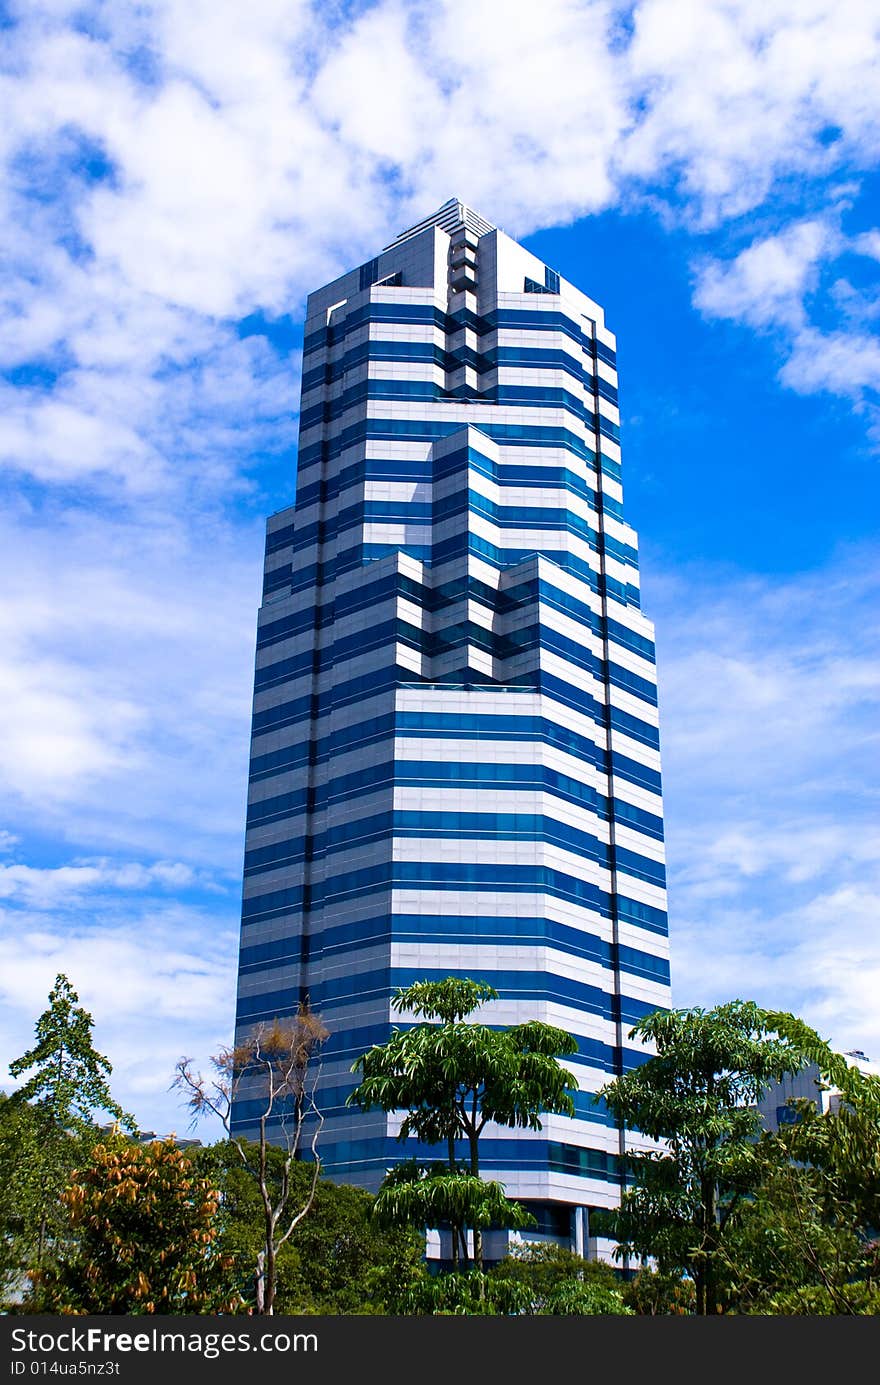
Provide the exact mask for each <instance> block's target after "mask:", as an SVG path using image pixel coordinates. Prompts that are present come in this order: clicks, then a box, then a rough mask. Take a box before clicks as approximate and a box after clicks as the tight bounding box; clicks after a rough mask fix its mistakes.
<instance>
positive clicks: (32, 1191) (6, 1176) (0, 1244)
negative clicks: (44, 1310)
mask: <svg viewBox="0 0 880 1385" xmlns="http://www.w3.org/2000/svg"><path fill="white" fill-rule="evenodd" d="M83 1145H84V1141H83V1140H82V1139H80V1138H79V1137H77V1136H75V1135H73V1134H70V1135H65V1134H64V1133H63V1132H59V1130H58V1127H57V1126H56V1125H55V1122H54V1121H53V1120H52V1119H51V1117H50V1116H48V1115H47V1114H46V1113H45V1111H42V1110H40V1109H39V1108H38V1107H35V1106H29V1105H28V1103H27V1102H26V1101H25V1102H14V1101H11V1100H9V1099H8V1098H7V1097H5V1096H2V1095H0V1307H6V1306H10V1305H11V1304H12V1303H13V1302H14V1301H15V1298H16V1295H17V1294H18V1293H20V1292H21V1290H22V1289H23V1287H24V1284H25V1274H26V1271H27V1270H28V1269H30V1268H31V1267H33V1266H37V1265H40V1264H43V1263H44V1262H45V1260H46V1257H47V1255H48V1254H49V1253H50V1251H51V1249H52V1248H53V1247H54V1246H55V1245H56V1244H57V1243H58V1241H59V1239H60V1238H61V1237H62V1236H63V1234H64V1232H65V1229H66V1218H65V1215H64V1208H63V1206H62V1205H61V1203H60V1201H59V1198H60V1195H61V1193H62V1191H63V1189H64V1188H65V1186H66V1184H67V1181H68V1179H69V1176H70V1173H71V1171H72V1170H73V1168H74V1167H75V1166H76V1164H77V1162H78V1161H79V1158H80V1155H81V1153H82V1150H83Z"/></svg>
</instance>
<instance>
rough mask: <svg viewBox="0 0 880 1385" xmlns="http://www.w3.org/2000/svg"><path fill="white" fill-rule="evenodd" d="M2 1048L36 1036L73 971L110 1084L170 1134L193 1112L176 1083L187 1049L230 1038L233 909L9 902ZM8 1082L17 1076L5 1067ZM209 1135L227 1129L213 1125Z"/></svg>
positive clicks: (16, 1050) (0, 994)
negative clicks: (71, 907) (14, 905)
mask: <svg viewBox="0 0 880 1385" xmlns="http://www.w3.org/2000/svg"><path fill="white" fill-rule="evenodd" d="M0 923H2V925H3V927H2V931H0V1052H2V1053H3V1054H4V1063H8V1062H9V1061H11V1060H12V1059H13V1058H15V1057H16V1056H18V1055H19V1054H21V1053H24V1052H25V1051H26V1050H27V1049H28V1048H29V1047H30V1046H31V1044H32V1042H33V1024H34V1020H35V1018H36V1016H37V1015H38V1014H39V1013H40V1012H41V1011H42V1010H44V1009H45V1008H46V1004H47V997H48V994H49V991H50V990H51V987H52V984H53V982H54V979H55V976H56V975H57V973H58V972H63V973H64V974H65V975H66V976H67V977H68V978H69V980H70V982H71V984H72V985H73V987H74V989H75V990H76V991H77V993H78V995H79V998H80V1003H81V1004H82V1005H84V1006H85V1007H86V1009H87V1010H89V1011H90V1012H91V1013H92V1015H93V1016H94V1019H95V1029H94V1040H93V1041H94V1044H95V1047H96V1048H97V1049H98V1051H99V1052H101V1053H104V1054H105V1055H106V1056H107V1057H109V1059H110V1061H111V1063H112V1064H113V1077H112V1082H111V1087H112V1090H113V1093H114V1095H115V1096H116V1098H117V1100H118V1101H119V1102H120V1103H121V1104H122V1105H123V1106H125V1107H126V1108H127V1109H129V1110H133V1111H134V1113H135V1114H136V1116H137V1118H138V1120H139V1122H140V1124H141V1125H143V1126H149V1127H152V1128H155V1129H157V1130H158V1131H159V1133H160V1134H164V1133H167V1132H168V1131H169V1130H177V1131H180V1132H182V1131H183V1130H184V1129H185V1128H186V1126H187V1123H188V1119H189V1117H188V1115H187V1114H186V1113H185V1112H184V1111H183V1109H182V1107H181V1105H180V1103H179V1101H178V1098H177V1096H176V1094H175V1093H172V1092H169V1090H168V1088H169V1084H170V1082H171V1079H172V1076H173V1073H174V1065H175V1063H176V1062H177V1060H178V1058H180V1057H181V1056H183V1054H182V1050H188V1051H189V1053H197V1054H200V1055H206V1054H209V1053H215V1052H217V1051H218V1049H219V1048H220V1047H221V1046H222V1045H223V1044H225V1043H228V1042H229V1038H230V1035H229V1016H230V1014H231V1013H232V1010H233V1007H234V975H235V973H234V958H235V947H236V942H237V931H236V929H235V928H234V926H233V919H232V918H230V917H228V916H227V917H226V918H224V917H223V916H220V917H218V916H217V914H216V912H213V911H212V912H211V913H210V914H208V913H206V912H204V911H200V910H199V909H198V908H195V907H193V908H185V907H184V906H182V905H180V904H174V903H161V902H151V901H146V902H145V901H140V900H137V899H133V900H132V901H131V902H128V901H126V902H124V903H123V904H122V905H121V907H120V908H119V909H118V910H114V909H112V908H110V907H108V906H106V905H105V906H104V907H103V908H102V909H101V910H100V911H99V913H98V915H97V916H95V915H94V914H92V915H90V916H88V917H86V916H82V917H80V918H76V919H73V920H71V919H68V920H66V922H65V925H64V926H60V925H59V922H58V920H57V918H56V917H55V916H54V914H52V915H50V914H46V913H44V912H41V911H40V909H39V907H38V906H35V907H32V908H28V909H26V910H18V909H16V910H15V911H11V912H7V913H6V914H5V915H4V914H3V913H0ZM0 1085H2V1086H3V1087H5V1089H6V1090H7V1091H8V1090H10V1089H11V1087H12V1085H13V1083H12V1079H11V1078H9V1076H8V1074H6V1073H4V1072H3V1069H2V1066H0ZM202 1133H203V1137H205V1138H209V1139H211V1138H216V1137H217V1135H218V1134H219V1133H220V1132H219V1131H218V1130H214V1129H212V1128H210V1127H208V1128H207V1129H206V1130H205V1131H203V1132H202Z"/></svg>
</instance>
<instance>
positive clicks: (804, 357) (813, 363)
mask: <svg viewBox="0 0 880 1385" xmlns="http://www.w3.org/2000/svg"><path fill="white" fill-rule="evenodd" d="M780 379H781V380H782V381H783V383H784V384H786V385H790V386H791V388H792V389H795V390H797V391H798V392H799V393H801V394H811V393H814V392H816V391H819V390H827V391H828V392H829V393H831V394H842V395H848V396H850V397H856V398H857V397H858V396H859V395H860V394H861V393H862V391H863V390H872V391H878V390H880V341H878V340H877V338H876V336H868V335H866V334H864V333H861V332H820V331H817V330H816V329H815V328H805V329H804V330H803V331H802V332H799V333H798V334H797V336H796V337H795V340H794V345H793V349H792V353H791V355H790V356H789V358H788V360H787V361H786V362H785V365H784V366H783V367H782V370H781V371H780Z"/></svg>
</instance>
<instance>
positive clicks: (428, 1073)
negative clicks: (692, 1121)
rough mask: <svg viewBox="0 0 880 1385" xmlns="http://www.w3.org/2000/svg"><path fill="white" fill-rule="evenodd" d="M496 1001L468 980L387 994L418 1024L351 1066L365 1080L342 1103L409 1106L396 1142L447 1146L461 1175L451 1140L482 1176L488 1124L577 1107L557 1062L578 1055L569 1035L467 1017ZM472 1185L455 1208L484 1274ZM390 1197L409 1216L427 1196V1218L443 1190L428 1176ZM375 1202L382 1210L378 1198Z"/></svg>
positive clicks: (535, 1120)
mask: <svg viewBox="0 0 880 1385" xmlns="http://www.w3.org/2000/svg"><path fill="white" fill-rule="evenodd" d="M497 998H498V993H497V991H495V990H493V988H492V987H491V986H489V985H487V984H486V983H485V982H481V981H473V980H471V979H470V978H466V977H455V976H450V977H446V978H445V979H443V980H441V981H419V982H416V983H415V984H414V985H412V986H409V987H407V988H406V989H399V990H398V991H397V992H396V994H395V996H394V998H393V1000H392V1007H393V1008H394V1010H395V1011H397V1013H398V1014H400V1013H402V1012H406V1013H408V1014H412V1015H415V1016H416V1017H417V1018H421V1019H422V1021H423V1022H422V1023H418V1024H415V1025H412V1026H410V1027H409V1028H407V1029H401V1028H395V1029H394V1030H393V1031H392V1034H391V1037H390V1039H389V1040H388V1041H387V1043H385V1044H377V1045H375V1046H374V1047H373V1048H371V1049H370V1050H369V1052H367V1053H365V1054H363V1055H362V1056H361V1057H360V1058H358V1059H357V1061H356V1062H355V1064H354V1065H353V1069H352V1071H355V1072H357V1071H360V1074H361V1080H360V1082H359V1084H358V1086H357V1087H356V1088H355V1090H354V1091H353V1092H352V1093H351V1095H350V1096H349V1098H348V1104H349V1105H357V1106H360V1107H361V1109H362V1110H365V1111H368V1110H370V1109H371V1108H373V1107H379V1108H380V1109H381V1110H383V1111H405V1112H406V1116H405V1118H404V1120H403V1122H402V1124H401V1128H400V1132H399V1136H398V1138H399V1139H401V1140H406V1139H407V1138H408V1137H409V1136H410V1135H414V1136H416V1137H417V1138H418V1139H419V1140H421V1141H423V1142H424V1143H425V1144H429V1145H432V1144H445V1145H446V1150H447V1168H448V1174H449V1176H450V1177H455V1176H458V1175H459V1172H460V1170H459V1165H458V1160H457V1157H456V1141H457V1140H464V1141H466V1144H467V1150H468V1161H467V1174H468V1176H469V1177H470V1178H471V1179H473V1180H476V1179H479V1177H480V1146H479V1141H480V1136H481V1134H482V1132H483V1130H484V1129H485V1127H486V1125H487V1124H488V1123H489V1122H490V1121H493V1122H495V1123H497V1124H499V1125H507V1126H521V1127H525V1128H529V1129H532V1130H540V1129H541V1120H540V1114H541V1112H544V1111H556V1112H562V1113H564V1114H565V1115H572V1114H573V1113H574V1103H573V1101H572V1098H571V1095H570V1090H571V1089H572V1088H575V1089H576V1088H577V1080H576V1079H575V1077H574V1076H573V1075H572V1074H571V1073H570V1072H568V1071H567V1070H566V1069H565V1068H563V1067H561V1065H560V1063H559V1061H558V1060H559V1059H560V1058H561V1057H564V1056H565V1055H567V1054H570V1053H573V1052H574V1051H575V1042H574V1040H573V1039H572V1037H571V1035H570V1034H567V1033H566V1032H565V1031H564V1030H562V1029H555V1028H553V1027H552V1026H551V1025H548V1024H543V1023H541V1022H540V1021H538V1020H532V1021H529V1022H527V1023H525V1024H519V1025H514V1026H512V1027H510V1028H508V1029H493V1028H491V1027H490V1026H489V1025H487V1024H479V1023H476V1022H474V1021H469V1020H468V1019H467V1016H469V1015H471V1014H473V1012H474V1011H475V1010H476V1009H477V1008H478V1007H479V1006H480V1005H482V1004H483V1003H484V1002H485V1001H488V1000H496V999H497ZM399 1186H400V1187H402V1186H403V1185H402V1184H401V1185H399ZM473 1187H474V1185H473V1184H472V1185H471V1192H468V1191H467V1190H466V1189H465V1187H464V1185H462V1189H461V1193H460V1195H459V1207H460V1212H461V1214H462V1215H464V1216H465V1217H467V1216H468V1215H470V1216H471V1220H470V1221H467V1220H466V1221H465V1222H464V1225H469V1226H470V1227H471V1229H472V1231H473V1244H474V1262H475V1265H476V1267H477V1269H478V1270H481V1269H482V1231H483V1229H484V1226H483V1224H482V1220H481V1217H480V1215H479V1213H478V1211H477V1209H478V1208H479V1206H480V1205H481V1204H480V1202H479V1200H478V1199H477V1198H475V1197H474V1194H473ZM420 1188H421V1191H419V1189H420ZM446 1192H447V1194H448V1195H449V1196H450V1197H451V1198H452V1201H453V1203H454V1201H455V1189H453V1188H452V1187H448V1188H447V1189H446ZM395 1195H396V1196H406V1197H407V1199H409V1200H410V1201H409V1204H408V1213H407V1215H411V1211H412V1206H411V1200H412V1199H413V1198H418V1197H424V1198H425V1199H430V1198H433V1199H434V1206H429V1204H428V1203H427V1202H426V1216H425V1218H424V1220H423V1222H422V1225H430V1224H432V1223H431V1222H430V1220H429V1215H436V1199H437V1197H438V1196H439V1192H438V1188H437V1186H436V1185H434V1187H431V1185H430V1180H429V1179H418V1180H414V1181H411V1188H410V1190H408V1191H406V1192H405V1193H404V1194H395ZM466 1198H467V1199H468V1202H467V1204H465V1199H466ZM377 1205H378V1206H379V1207H380V1209H381V1207H382V1204H381V1203H379V1204H377ZM386 1205H387V1204H386ZM511 1206H512V1204H508V1207H509V1208H510V1207H511ZM469 1209H470V1210H469ZM505 1215H506V1216H509V1217H511V1218H515V1217H517V1216H518V1215H519V1214H518V1212H516V1211H511V1212H508V1213H506V1214H505ZM449 1216H450V1220H451V1224H452V1228H453V1238H452V1239H453V1260H454V1262H457V1260H458V1244H459V1242H460V1241H461V1242H462V1243H464V1237H463V1235H462V1234H461V1232H462V1230H463V1226H462V1222H461V1221H455V1220H454V1219H453V1216H454V1214H453V1212H452V1210H451V1208H450V1212H449ZM507 1224H508V1225H510V1224H512V1222H511V1221H508V1222H507Z"/></svg>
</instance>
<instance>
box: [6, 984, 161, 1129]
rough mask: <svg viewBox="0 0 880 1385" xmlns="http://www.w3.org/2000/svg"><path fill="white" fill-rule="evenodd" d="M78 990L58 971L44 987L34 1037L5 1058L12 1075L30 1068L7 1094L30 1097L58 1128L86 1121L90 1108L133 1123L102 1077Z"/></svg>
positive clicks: (106, 1070)
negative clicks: (48, 988)
mask: <svg viewBox="0 0 880 1385" xmlns="http://www.w3.org/2000/svg"><path fill="white" fill-rule="evenodd" d="M78 1001H79V996H78V995H77V993H76V991H75V990H74V989H73V987H72V986H71V984H70V982H69V981H68V979H67V977H66V976H65V975H64V974H63V973H59V974H58V976H56V978H55V985H54V987H53V988H52V990H51V991H50V992H49V1006H48V1009H46V1010H44V1011H43V1013H42V1014H41V1015H40V1017H39V1019H38V1020H37V1023H36V1043H35V1044H34V1046H33V1048H31V1049H28V1051H27V1053H23V1054H22V1056H21V1057H20V1058H16V1059H15V1060H14V1062H12V1063H10V1064H9V1071H10V1073H11V1074H12V1076H13V1077H20V1076H21V1075H22V1074H23V1073H26V1072H28V1071H29V1070H30V1069H31V1068H33V1069H35V1071H34V1072H33V1073H32V1074H31V1076H30V1077H29V1078H28V1079H27V1081H26V1082H24V1083H23V1085H22V1086H21V1087H19V1088H17V1089H16V1091H15V1092H14V1094H13V1096H12V1097H11V1098H10V1099H11V1100H13V1101H28V1102H34V1103H35V1104H36V1105H38V1106H40V1107H41V1109H42V1110H43V1111H45V1112H46V1114H47V1115H48V1116H50V1117H51V1118H52V1120H54V1121H55V1123H56V1125H57V1126H58V1127H59V1129H64V1130H66V1129H69V1128H71V1127H73V1128H79V1129H83V1128H84V1127H89V1126H91V1125H92V1117H93V1114H94V1112H95V1111H106V1112H108V1113H109V1114H110V1115H111V1116H114V1117H115V1118H116V1120H118V1121H119V1122H120V1124H122V1125H124V1126H126V1127H127V1128H128V1129H134V1120H133V1118H132V1117H131V1116H128V1115H126V1113H125V1112H124V1111H123V1110H122V1107H121V1106H119V1104H118V1103H117V1102H116V1101H114V1099H113V1097H112V1095H111V1093H110V1088H109V1085H108V1081H107V1079H108V1078H109V1076H110V1073H111V1072H112V1070H113V1069H112V1067H111V1064H110V1061H109V1059H107V1058H105V1057H104V1056H103V1055H102V1054H100V1053H98V1052H96V1050H95V1049H94V1048H93V1046H92V1029H93V1027H94V1020H93V1019H92V1017H91V1015H90V1014H89V1012H88V1011H87V1010H84V1009H83V1008H82V1006H81V1005H79V1004H78Z"/></svg>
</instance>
